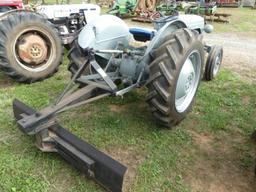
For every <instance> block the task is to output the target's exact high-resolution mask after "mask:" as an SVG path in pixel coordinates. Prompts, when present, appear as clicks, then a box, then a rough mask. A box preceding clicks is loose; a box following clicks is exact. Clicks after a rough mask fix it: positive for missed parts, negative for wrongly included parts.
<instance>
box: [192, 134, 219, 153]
mask: <svg viewBox="0 0 256 192" xmlns="http://www.w3.org/2000/svg"><path fill="white" fill-rule="evenodd" d="M188 132H189V133H190V134H191V135H192V137H193V138H194V140H195V142H196V144H197V145H198V146H199V148H200V149H201V150H203V151H205V152H206V153H207V154H211V153H213V152H214V149H213V146H212V143H213V142H214V138H213V136H212V135H209V134H208V135H205V134H199V133H197V132H195V131H192V130H190V131H188Z"/></svg>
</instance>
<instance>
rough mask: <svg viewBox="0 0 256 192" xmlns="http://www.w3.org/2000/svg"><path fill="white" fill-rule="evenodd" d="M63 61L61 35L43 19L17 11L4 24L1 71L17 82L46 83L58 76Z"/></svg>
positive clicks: (1, 25)
mask: <svg viewBox="0 0 256 192" xmlns="http://www.w3.org/2000/svg"><path fill="white" fill-rule="evenodd" d="M62 57H63V47H62V43H61V39H60V37H59V35H58V31H57V30H56V29H55V27H54V26H53V25H52V24H51V23H50V22H49V21H47V20H46V19H45V18H44V17H43V16H41V15H39V14H36V13H33V12H30V11H16V12H11V13H9V14H8V17H5V18H3V19H2V20H1V22H0V67H1V68H2V69H3V71H4V72H5V73H6V74H7V75H9V76H10V77H12V78H13V79H14V80H16V81H18V82H24V83H32V82H35V81H40V80H44V79H46V78H48V77H50V76H52V75H53V74H54V73H55V72H57V70H58V67H59V64H61V63H62Z"/></svg>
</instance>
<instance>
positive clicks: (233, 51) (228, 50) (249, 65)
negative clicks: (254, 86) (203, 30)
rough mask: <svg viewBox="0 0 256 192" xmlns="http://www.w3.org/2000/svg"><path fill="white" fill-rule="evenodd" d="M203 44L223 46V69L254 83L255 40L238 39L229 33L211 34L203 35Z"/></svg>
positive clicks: (238, 37) (255, 65) (255, 70)
mask: <svg viewBox="0 0 256 192" xmlns="http://www.w3.org/2000/svg"><path fill="white" fill-rule="evenodd" d="M205 42H207V43H209V44H219V45H222V46H223V48H224V58H223V66H224V67H225V68H228V69H231V70H232V71H234V72H236V73H237V74H239V75H241V76H242V77H245V78H247V79H250V80H252V81H256V38H247V37H240V36H238V35H236V34H231V33H223V34H216V33H212V34H206V35H205Z"/></svg>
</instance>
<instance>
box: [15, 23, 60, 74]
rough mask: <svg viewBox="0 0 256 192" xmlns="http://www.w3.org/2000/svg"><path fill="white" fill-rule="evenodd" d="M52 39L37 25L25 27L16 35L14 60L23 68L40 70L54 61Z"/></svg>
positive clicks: (33, 70) (31, 70) (34, 70)
mask: <svg viewBox="0 0 256 192" xmlns="http://www.w3.org/2000/svg"><path fill="white" fill-rule="evenodd" d="M53 46H54V39H52V38H51V36H50V34H48V33H47V32H46V31H43V30H42V29H39V28H37V27H32V28H29V29H25V30H23V31H22V32H20V33H19V34H18V35H17V38H16V39H15V41H14V45H13V52H14V53H15V54H14V56H15V60H16V61H17V63H18V65H19V66H20V67H22V68H23V69H25V70H27V71H30V72H41V71H44V70H45V69H47V68H48V67H49V66H50V65H51V64H52V62H53V61H54V53H53V52H54V50H55V49H56V47H53Z"/></svg>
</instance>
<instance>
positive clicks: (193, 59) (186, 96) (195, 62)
mask: <svg viewBox="0 0 256 192" xmlns="http://www.w3.org/2000/svg"><path fill="white" fill-rule="evenodd" d="M201 65H202V63H201V57H200V53H199V52H198V51H193V52H191V53H190V55H189V56H188V57H187V59H186V60H185V62H184V64H183V66H182V68H181V71H180V73H179V77H178V81H177V85H176V90H175V107H176V110H177V111H178V112H179V113H182V112H184V111H185V110H186V109H187V108H188V107H189V105H190V104H191V102H192V100H193V98H194V96H195V93H196V90H197V87H198V84H199V80H200V74H201Z"/></svg>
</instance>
